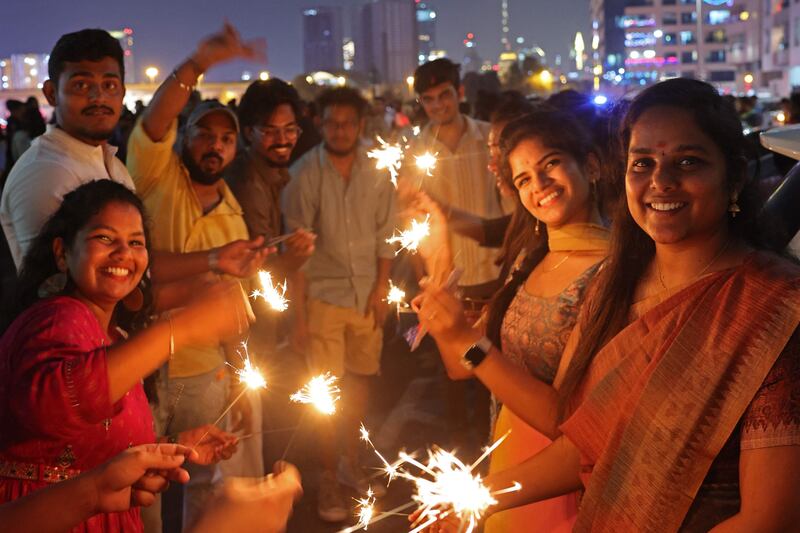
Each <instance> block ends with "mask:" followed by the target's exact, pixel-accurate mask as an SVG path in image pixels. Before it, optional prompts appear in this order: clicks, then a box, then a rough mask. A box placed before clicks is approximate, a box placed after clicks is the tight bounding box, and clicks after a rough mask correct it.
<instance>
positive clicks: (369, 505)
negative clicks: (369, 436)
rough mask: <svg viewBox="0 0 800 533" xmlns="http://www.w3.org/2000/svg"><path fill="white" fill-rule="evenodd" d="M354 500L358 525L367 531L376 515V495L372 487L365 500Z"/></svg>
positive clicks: (368, 490)
mask: <svg viewBox="0 0 800 533" xmlns="http://www.w3.org/2000/svg"><path fill="white" fill-rule="evenodd" d="M361 427H364V426H361ZM353 499H354V500H356V503H358V512H357V513H356V517H357V518H358V523H357V524H356V525H357V526H359V527H362V528H364V530H366V529H367V528H368V527H369V524H370V522H372V517H373V515H374V514H375V494H374V493H373V492H372V487H370V488H369V489H367V495H366V497H365V498H353Z"/></svg>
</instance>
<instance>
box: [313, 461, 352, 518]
mask: <svg viewBox="0 0 800 533" xmlns="http://www.w3.org/2000/svg"><path fill="white" fill-rule="evenodd" d="M317 500H318V501H317V514H318V515H319V517H320V518H321V519H322V520H324V521H325V522H343V521H344V520H347V517H348V512H347V506H346V505H345V503H344V497H343V496H342V488H341V487H340V486H339V483H338V482H337V481H336V476H335V475H334V474H333V472H328V471H325V472H323V473H322V475H321V476H320V478H319V493H318V495H317Z"/></svg>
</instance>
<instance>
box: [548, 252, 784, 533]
mask: <svg viewBox="0 0 800 533" xmlns="http://www.w3.org/2000/svg"><path fill="white" fill-rule="evenodd" d="M798 301H800V268H798V267H796V266H795V265H793V264H791V263H789V262H788V261H785V260H783V259H780V258H778V257H777V256H774V255H771V254H767V253H761V252H754V253H752V254H750V255H749V256H748V257H747V258H746V259H745V261H744V262H743V263H742V264H741V265H739V266H737V267H735V268H731V269H727V270H723V271H720V272H716V273H713V274H709V275H707V276H705V277H703V278H701V279H699V280H697V281H696V282H694V283H692V284H691V285H689V286H688V287H686V288H684V289H683V290H680V291H679V292H677V293H675V294H673V295H672V296H670V297H668V298H667V299H666V300H664V301H663V302H661V303H659V304H657V305H656V306H654V307H653V308H652V309H650V310H648V311H646V312H645V313H644V314H642V315H641V316H640V317H638V318H637V319H636V320H634V321H633V322H632V323H630V324H629V325H628V326H627V327H626V328H625V329H623V330H622V331H621V332H620V333H619V334H618V335H616V336H615V337H614V338H613V339H612V340H611V341H609V342H608V344H606V346H604V347H603V348H602V349H601V350H600V351H599V352H598V353H597V355H596V357H595V359H594V360H593V362H592V364H591V365H590V367H589V369H588V371H587V374H586V376H585V378H584V381H583V383H582V384H581V386H580V387H579V389H578V392H577V398H582V401H580V403H579V404H578V406H577V408H576V409H575V410H574V412H572V414H571V416H570V417H569V418H568V419H567V420H566V421H565V422H564V423H563V424H562V426H561V430H562V431H563V433H564V434H565V435H566V436H567V437H568V438H569V439H570V440H571V441H572V442H573V443H574V444H575V445H576V447H577V448H578V450H579V451H580V455H581V477H582V478H583V480H584V485H585V486H586V491H585V494H584V497H583V500H582V502H581V508H580V511H579V514H578V521H577V523H576V527H575V530H576V531H676V530H677V529H678V528H679V527H680V526H681V523H682V521H683V519H684V517H685V516H686V513H687V511H688V510H689V508H690V506H691V504H692V502H693V500H694V498H695V495H696V494H697V491H698V489H699V487H700V485H701V483H702V482H703V479H704V477H705V475H706V473H707V472H708V470H709V467H710V466H711V463H712V461H713V460H714V458H715V457H716V456H717V455H718V454H719V452H720V450H721V449H722V447H723V445H724V444H725V442H726V441H727V439H728V438H729V436H730V435H731V433H732V432H733V430H734V429H735V427H736V426H737V424H738V422H739V420H740V418H741V417H742V415H743V414H744V412H745V410H746V409H747V407H748V405H749V404H750V402H751V400H752V399H753V397H754V395H755V394H756V392H757V391H758V389H759V387H760V386H761V384H762V382H763V381H764V379H765V377H766V376H767V374H768V372H769V371H770V369H771V368H772V366H773V364H774V363H775V361H776V360H777V359H778V356H779V355H780V354H781V352H782V351H783V349H784V346H786V344H787V342H788V341H789V339H790V338H791V337H792V334H793V333H794V332H795V329H796V328H797V327H798V323H799V322H800V308H799V307H798V305H797V302H798Z"/></svg>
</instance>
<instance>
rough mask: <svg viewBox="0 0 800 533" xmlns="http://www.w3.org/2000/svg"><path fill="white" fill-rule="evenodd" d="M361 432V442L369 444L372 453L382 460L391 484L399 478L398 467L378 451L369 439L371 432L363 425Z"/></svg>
mask: <svg viewBox="0 0 800 533" xmlns="http://www.w3.org/2000/svg"><path fill="white" fill-rule="evenodd" d="M360 431H361V440H363V441H364V442H366V443H367V444H369V447H370V448H372V451H374V452H375V455H377V456H378V459H380V460H381V462H382V463H383V467H384V472H385V473H386V477H388V478H389V483H391V482H392V480H393V479H394V478H395V477H396V476H397V466H398V465H393V464H391V463H390V462H389V461H387V460H386V458H385V457H384V456H383V455H381V452H379V451H378V449H377V448H376V447H375V445H374V444H372V440H370V438H369V431H367V428H365V427H364V424H363V423H362V424H361V428H360Z"/></svg>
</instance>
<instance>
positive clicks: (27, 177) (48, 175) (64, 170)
mask: <svg viewBox="0 0 800 533" xmlns="http://www.w3.org/2000/svg"><path fill="white" fill-rule="evenodd" d="M37 140H38V139H37ZM70 176H74V177H77V170H76V166H75V163H74V162H73V161H72V160H70V159H69V157H68V155H67V154H66V153H60V152H59V150H58V149H56V148H55V147H54V146H52V145H50V143H36V142H35V141H34V144H33V145H31V147H30V148H29V149H28V150H26V151H25V153H23V154H22V157H20V158H19V160H18V161H17V162H16V163H15V164H14V166H13V167H12V168H11V172H10V173H9V175H8V178H7V180H6V184H5V186H4V187H3V190H4V192H5V191H6V190H8V191H14V190H16V189H18V188H25V189H39V188H44V187H45V184H56V183H63V182H65V177H70ZM71 181H72V180H69V179H67V180H66V182H71ZM67 184H68V183H67ZM77 185H78V184H75V185H74V186H77ZM47 188H49V185H48V186H47ZM42 192H45V191H42Z"/></svg>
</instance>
